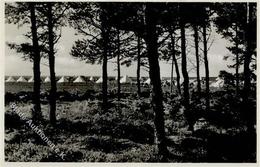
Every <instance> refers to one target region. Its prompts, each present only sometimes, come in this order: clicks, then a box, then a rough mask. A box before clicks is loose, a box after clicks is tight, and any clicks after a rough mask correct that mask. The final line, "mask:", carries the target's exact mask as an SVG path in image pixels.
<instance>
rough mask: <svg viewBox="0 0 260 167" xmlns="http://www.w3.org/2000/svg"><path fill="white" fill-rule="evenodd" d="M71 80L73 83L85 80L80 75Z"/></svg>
mask: <svg viewBox="0 0 260 167" xmlns="http://www.w3.org/2000/svg"><path fill="white" fill-rule="evenodd" d="M73 82H74V83H80V82H85V81H84V79H83V78H82V77H81V76H78V77H77V78H76V79H75V80H74V81H73Z"/></svg>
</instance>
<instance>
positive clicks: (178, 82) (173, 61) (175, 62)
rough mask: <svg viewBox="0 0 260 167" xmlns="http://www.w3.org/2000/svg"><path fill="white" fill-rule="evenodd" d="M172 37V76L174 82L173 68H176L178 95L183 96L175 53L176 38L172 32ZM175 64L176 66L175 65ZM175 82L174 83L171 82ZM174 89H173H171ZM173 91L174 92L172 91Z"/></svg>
mask: <svg viewBox="0 0 260 167" xmlns="http://www.w3.org/2000/svg"><path fill="white" fill-rule="evenodd" d="M170 31H171V32H170V35H171V43H172V48H171V49H172V74H171V78H172V79H171V80H173V66H175V71H176V82H177V90H178V93H179V94H181V84H180V72H179V67H178V62H177V59H176V51H175V38H174V36H173V35H172V33H173V32H172V30H170ZM173 63H174V65H173ZM171 82H173V81H171ZM171 89H172V88H171ZM171 91H172V90H171Z"/></svg>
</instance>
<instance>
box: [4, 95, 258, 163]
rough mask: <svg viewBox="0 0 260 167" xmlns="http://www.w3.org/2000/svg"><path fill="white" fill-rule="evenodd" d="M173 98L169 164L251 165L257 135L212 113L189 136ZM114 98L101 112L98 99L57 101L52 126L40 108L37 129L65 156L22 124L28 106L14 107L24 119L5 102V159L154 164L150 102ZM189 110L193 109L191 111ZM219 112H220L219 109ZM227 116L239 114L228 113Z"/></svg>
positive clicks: (168, 116)
mask: <svg viewBox="0 0 260 167" xmlns="http://www.w3.org/2000/svg"><path fill="white" fill-rule="evenodd" d="M176 98H178V97H175V99H172V100H170V101H169V100H168V101H167V100H166V101H165V102H164V108H165V130H166V135H167V145H168V150H169V152H170V154H169V156H168V161H169V162H255V160H256V153H255V149H256V147H255V146H256V145H255V144H256V134H255V133H248V132H247V130H246V127H245V126H244V125H243V123H241V122H236V121H235V122H236V123H235V124H230V125H223V126H222V122H221V121H219V120H224V121H225V119H226V120H228V119H229V115H228V116H227V115H226V114H223V113H222V114H220V115H216V113H213V116H209V117H208V118H207V119H206V121H204V122H203V123H201V122H198V121H195V122H196V123H195V124H196V125H197V126H196V129H197V130H196V131H194V132H191V131H189V130H188V126H187V122H186V120H185V117H184V113H183V108H182V107H177V109H176V106H177V105H178V104H176V102H178V99H176ZM227 98H228V97H227ZM113 100H114V101H110V106H109V109H108V111H107V112H105V113H104V112H103V111H102V110H101V108H100V106H101V105H100V104H101V101H99V100H98V99H92V100H82V101H60V100H58V101H57V113H56V115H57V125H56V127H55V128H53V127H52V126H51V125H49V124H48V117H49V107H48V104H43V105H42V114H43V118H44V121H43V122H42V123H40V124H38V128H39V129H41V130H42V131H43V132H44V134H45V136H46V137H48V139H49V140H50V141H51V142H53V143H54V144H55V149H58V150H59V152H62V153H63V154H64V156H60V155H59V154H57V153H55V151H54V149H52V148H51V147H50V146H49V145H48V144H47V143H46V142H44V141H43V140H42V139H41V137H40V136H39V135H37V134H36V133H35V131H33V129H32V128H31V127H30V126H29V125H28V123H26V120H30V119H31V109H32V104H31V103H29V102H19V103H17V106H18V109H19V110H20V111H21V112H22V113H24V116H25V117H26V120H21V119H20V117H19V116H18V115H17V114H16V113H14V111H12V110H11V108H10V104H9V105H6V106H5V109H6V112H5V160H6V161H9V162H17V161H18V162H28V161H30V162H31V161H32V162H37V161H44V162H56V161H65V162H158V161H159V157H158V156H157V155H156V153H155V150H156V148H155V145H154V124H153V117H154V115H153V111H152V109H151V105H150V99H149V98H141V99H136V98H129V97H128V98H122V99H121V102H120V103H118V102H117V101H116V99H113ZM173 103H174V104H173ZM213 105H214V104H213ZM219 105H221V104H219ZM213 108H214V107H213ZM215 108H217V107H215ZM193 110H197V109H196V107H194V109H193ZM221 110H224V106H223V108H222V109H221ZM225 110H228V109H225ZM198 113H199V111H198ZM211 115H212V114H211ZM198 117H199V116H198ZM215 117H219V120H218V119H215V120H213V119H212V118H215ZM230 117H232V118H233V117H234V118H236V117H239V115H237V114H236V113H233V114H232V115H231V116H230ZM196 120H197V119H196ZM237 120H240V118H237ZM216 122H217V123H216ZM218 123H219V124H218Z"/></svg>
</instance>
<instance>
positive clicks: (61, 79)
mask: <svg viewBox="0 0 260 167" xmlns="http://www.w3.org/2000/svg"><path fill="white" fill-rule="evenodd" d="M65 82H68V79H67V78H65V77H64V76H62V77H61V78H60V79H59V80H58V83H65Z"/></svg>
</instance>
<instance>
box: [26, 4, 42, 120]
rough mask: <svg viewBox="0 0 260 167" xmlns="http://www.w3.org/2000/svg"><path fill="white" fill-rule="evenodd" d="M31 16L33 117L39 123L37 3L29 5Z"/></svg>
mask: <svg viewBox="0 0 260 167" xmlns="http://www.w3.org/2000/svg"><path fill="white" fill-rule="evenodd" d="M29 5H30V14H31V17H30V18H31V32H32V43H33V75H34V83H33V92H34V98H33V104H34V110H33V112H32V117H33V120H34V121H39V120H41V118H42V113H41V101H40V88H41V77H40V76H41V72H40V61H41V57H40V49H39V44H38V36H37V27H36V17H35V3H29Z"/></svg>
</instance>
